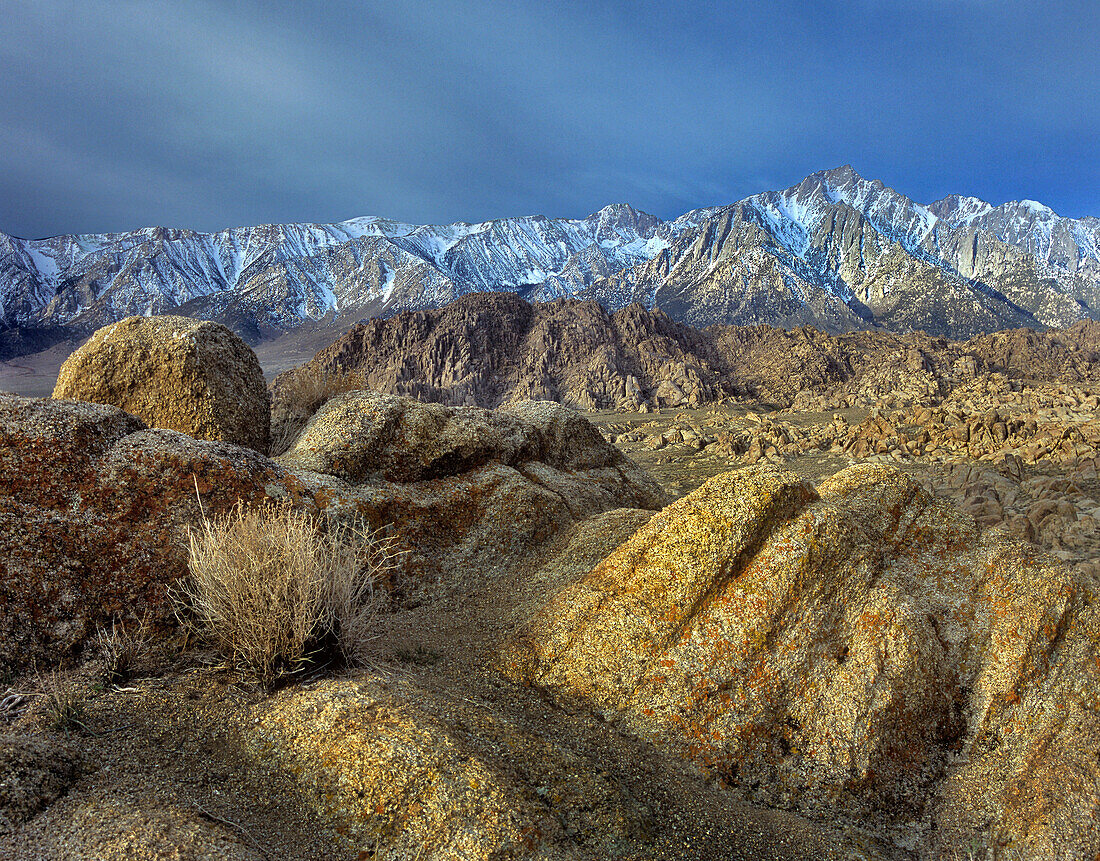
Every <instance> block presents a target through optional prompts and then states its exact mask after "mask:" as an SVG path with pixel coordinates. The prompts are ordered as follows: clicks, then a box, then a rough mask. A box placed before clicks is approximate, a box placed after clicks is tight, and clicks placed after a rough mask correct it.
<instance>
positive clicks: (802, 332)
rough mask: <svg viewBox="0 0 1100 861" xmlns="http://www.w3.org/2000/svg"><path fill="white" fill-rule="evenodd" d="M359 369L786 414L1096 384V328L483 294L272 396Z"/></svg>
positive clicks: (536, 393) (464, 399)
mask: <svg viewBox="0 0 1100 861" xmlns="http://www.w3.org/2000/svg"><path fill="white" fill-rule="evenodd" d="M351 372H357V373H360V374H361V375H362V379H361V380H360V384H361V385H363V386H365V387H367V388H371V389H374V390H376V391H381V392H393V393H398V394H408V395H413V396H415V397H417V398H420V399H422V400H429V401H439V402H442V403H449V404H478V405H481V406H487V407H493V406H496V405H498V404H501V403H506V402H509V401H513V400H523V399H526V398H533V399H547V400H554V401H559V402H561V403H564V404H569V405H572V406H576V407H580V408H584V409H605V408H617V409H626V410H638V409H642V410H647V409H650V408H661V407H680V406H698V405H700V404H703V403H708V402H713V401H718V400H722V399H724V398H733V397H750V398H753V399H759V400H764V401H768V402H771V403H774V404H776V405H779V406H788V405H790V404H791V403H792V402H794V401H795V400H796V399H798V398H799V397H800V396H801V397H802V399H803V400H805V399H806V398H808V397H811V396H818V397H820V396H823V395H828V396H830V397H834V398H835V397H837V396H841V397H846V398H848V399H849V401H852V402H860V403H862V402H863V400H864V399H866V398H870V401H869V402H870V403H873V402H874V400H875V399H876V398H877V397H878V396H879V394H880V392H881V391H887V390H895V389H896V390H898V391H901V390H903V389H912V388H914V387H917V388H920V389H921V393H922V394H924V395H927V394H929V393H930V394H933V395H936V394H942V393H944V392H946V391H947V389H949V388H950V387H951V386H953V385H955V384H956V383H958V382H965V381H966V380H969V379H972V378H973V377H974V376H975V375H977V374H982V373H986V372H1000V373H1004V374H1005V375H1007V376H1008V377H1010V378H1013V379H1042V380H1053V381H1066V382H1080V381H1083V380H1097V379H1100V323H1095V322H1091V321H1086V322H1081V323H1077V324H1075V325H1074V326H1072V327H1070V328H1068V329H1065V330H1051V331H1048V332H1042V333H1038V332H1034V331H1031V330H1028V329H1020V330H1014V331H1006V332H997V333H994V334H990V335H982V336H979V337H975V338H973V339H971V340H969V341H964V342H955V341H948V340H946V339H944V338H935V337H931V336H928V335H925V334H921V333H910V334H907V335H895V334H890V333H886V332H874V333H872V332H854V333H849V334H843V335H829V334H826V333H823V332H820V331H818V330H816V329H813V328H809V327H805V328H801V329H796V330H794V331H784V330H782V329H776V328H772V327H769V326H762V325H761V326H747V327H734V326H713V327H710V328H707V329H703V330H701V329H696V328H693V327H691V326H686V325H684V324H682V323H677V322H675V321H674V320H672V319H671V318H670V317H669V316H667V315H666V314H664V313H663V312H661V311H646V310H644V309H642V308H641V307H640V306H638V305H630V306H628V307H626V308H622V309H620V310H618V311H615V312H613V313H612V312H609V311H607V310H606V309H604V308H603V307H601V306H600V305H599V304H597V303H596V302H593V301H579V300H574V299H563V300H558V301H556V302H551V303H543V304H534V305H532V304H529V303H527V302H524V301H523V300H522V299H519V298H517V297H515V296H510V295H502V294H491V293H479V294H473V295H470V296H465V297H463V298H462V299H460V300H459V301H457V302H455V303H453V304H451V305H448V306H446V307H445V308H442V309H439V310H423V311H417V312H411V313H404V314H399V315H397V316H395V317H391V318H389V319H385V320H371V321H369V322H367V323H365V324H361V325H359V326H356V327H355V328H353V329H352V330H351V331H350V332H348V333H347V334H346V335H344V336H343V337H342V338H340V339H339V340H337V341H336V342H335V343H333V344H332V345H331V346H330V347H328V348H327V349H325V350H322V351H321V352H320V353H318V354H317V355H316V356H315V357H314V359H313V360H312V361H311V362H309V363H308V364H307V365H305V366H303V367H302V368H300V369H296V370H293V371H289V372H286V373H285V374H282V375H280V376H279V377H277V378H276V381H275V384H274V388H275V395H276V401H277V403H278V401H279V400H280V398H281V399H282V400H283V401H284V402H285V401H286V399H287V396H288V394H289V392H290V389H291V388H292V387H293V386H294V384H295V381H297V380H300V379H301V378H302V377H308V378H313V379H317V378H325V377H329V378H336V377H339V376H341V375H344V374H348V373H351Z"/></svg>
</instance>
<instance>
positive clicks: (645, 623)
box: [502, 465, 1100, 857]
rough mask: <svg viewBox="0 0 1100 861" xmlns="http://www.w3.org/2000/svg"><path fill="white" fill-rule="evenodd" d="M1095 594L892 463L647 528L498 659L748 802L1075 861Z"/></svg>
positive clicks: (1097, 725)
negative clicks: (671, 753)
mask: <svg viewBox="0 0 1100 861" xmlns="http://www.w3.org/2000/svg"><path fill="white" fill-rule="evenodd" d="M1096 597H1097V596H1096V594H1095V587H1094V586H1093V585H1092V584H1091V582H1085V581H1084V580H1083V578H1081V577H1079V576H1077V575H1075V574H1073V573H1072V572H1071V570H1070V569H1068V568H1066V567H1065V566H1062V565H1060V564H1058V563H1057V561H1056V560H1053V559H1050V558H1047V557H1043V556H1040V555H1039V554H1037V553H1036V552H1035V551H1034V549H1029V548H1028V547H1026V546H1025V545H1020V544H1016V543H1012V542H1010V541H1007V540H1006V539H1004V538H1003V537H997V536H995V535H994V536H992V537H983V536H981V534H980V533H979V531H978V529H977V528H976V526H975V524H974V521H973V520H972V519H971V518H970V517H968V516H967V515H964V514H962V513H961V512H958V511H957V510H955V509H953V508H952V507H950V506H949V505H946V504H944V503H941V502H937V501H935V500H933V499H932V498H930V497H929V496H928V495H927V494H926V493H925V492H924V491H923V490H922V489H921V488H920V487H919V486H918V485H917V484H916V483H915V482H913V481H912V480H911V479H909V478H908V477H906V476H905V475H904V474H903V473H901V472H899V471H897V470H894V469H892V468H889V467H885V466H877V465H865V466H857V467H852V468H850V469H847V470H844V471H843V472H840V473H838V474H837V475H836V476H834V477H832V478H831V479H828V480H826V481H825V482H823V483H822V484H821V485H819V486H818V487H817V489H816V491H815V489H814V488H812V487H811V486H809V485H807V484H805V483H803V482H801V481H800V480H799V479H798V477H797V476H795V475H794V474H792V473H788V472H783V471H779V470H775V469H771V468H767V469H750V470H743V471H740V472H737V473H727V474H725V475H721V476H718V477H716V478H714V479H712V480H711V481H709V482H708V483H707V484H705V485H703V486H702V487H701V488H700V489H699V490H697V491H695V492H694V493H692V494H690V495H689V496H687V497H685V498H683V499H681V500H679V501H678V502H676V503H674V504H673V505H671V506H669V507H668V508H666V509H664V511H662V512H661V513H660V514H658V515H656V516H655V517H654V518H652V519H651V520H650V521H649V523H648V524H646V525H645V526H644V527H642V528H641V529H639V530H638V532H637V533H636V534H635V535H634V536H633V537H632V538H631V539H630V540H628V541H627V542H626V543H624V544H623V545H622V546H620V547H619V548H618V549H617V550H616V551H614V552H613V553H612V554H611V555H610V556H608V557H607V558H606V559H605V560H604V561H603V562H602V563H600V564H599V565H597V566H596V567H595V568H594V569H593V570H592V571H591V572H590V573H589V574H588V575H587V576H585V577H583V578H581V579H580V580H578V581H577V582H575V583H574V584H573V585H572V586H570V587H568V588H566V589H565V590H564V591H563V592H561V593H560V594H559V595H558V596H557V597H556V598H555V599H554V600H552V601H551V602H550V603H549V604H548V605H547V606H546V607H544V608H543V610H542V611H541V612H540V613H539V614H538V615H537V617H536V618H535V620H534V621H533V622H531V623H530V625H529V626H528V627H527V628H526V629H525V630H523V631H521V632H520V633H518V634H517V635H515V636H514V637H513V639H512V641H511V642H510V643H509V645H508V646H507V647H506V649H505V653H504V655H503V656H502V667H503V669H504V671H505V672H506V673H507V674H509V675H511V676H512V677H513V678H516V679H518V680H521V681H523V682H524V683H527V684H534V685H537V686H541V687H543V688H545V689H546V690H548V691H549V692H551V693H552V694H553V695H555V696H557V697H559V698H561V699H564V700H571V701H577V700H580V701H583V702H586V703H588V704H589V705H590V706H591V707H593V708H595V709H596V710H597V711H599V712H601V713H602V714H604V715H605V716H607V717H608V718H610V719H613V720H616V721H618V722H619V723H620V724H621V725H623V726H624V727H626V728H628V729H629V730H630V731H632V732H634V733H636V734H639V735H642V736H644V737H647V738H650V739H652V740H654V741H656V742H657V743H659V744H661V745H663V746H666V747H667V748H670V749H673V750H679V751H681V752H682V753H683V754H684V755H685V756H687V757H689V758H691V759H693V760H695V761H696V762H697V763H698V764H699V765H701V766H702V767H704V768H706V769H708V770H709V771H711V772H712V773H713V774H714V775H715V776H716V777H718V778H720V779H721V780H723V781H724V782H726V783H729V784H731V785H739V786H740V787H742V790H743V791H744V792H745V793H746V794H748V796H749V797H751V798H754V799H756V800H762V801H767V802H769V803H773V804H779V805H784V806H791V807H796V808H801V809H809V810H816V811H819V812H822V813H827V814H835V813H838V812H840V813H848V814H851V815H855V816H861V817H867V816H872V817H881V818H883V819H885V820H886V821H888V822H890V823H893V825H895V826H896V825H898V824H899V823H904V824H906V825H907V826H908V824H909V823H912V822H920V821H924V822H926V823H927V822H929V821H934V822H935V823H936V826H935V830H934V831H932V832H930V833H925V834H923V835H922V836H921V839H923V840H926V841H928V842H927V844H926V845H930V846H938V847H939V848H940V849H941V850H943V851H948V850H950V849H951V848H952V847H955V848H957V847H960V846H965V845H968V841H972V840H979V841H983V842H988V841H990V840H992V841H995V842H996V843H997V844H998V845H1000V844H1005V845H1009V844H1010V845H1013V846H1017V847H1019V848H1021V849H1022V850H1023V851H1025V853H1031V852H1038V853H1040V854H1042V853H1043V852H1045V851H1047V850H1048V849H1049V848H1050V847H1051V846H1053V845H1055V842H1057V841H1061V843H1060V844H1059V845H1061V846H1063V847H1073V848H1074V849H1075V851H1077V850H1080V851H1081V852H1082V853H1086V854H1087V855H1088V857H1091V856H1092V854H1095V852H1096V851H1097V850H1098V849H1100V828H1098V827H1097V826H1096V824H1095V812H1096V809H1097V787H1098V786H1100V768H1098V763H1097V760H1096V756H1095V751H1096V750H1097V749H1098V747H1100V708H1098V704H1097V697H1096V695H1095V694H1094V693H1091V694H1090V693H1089V692H1094V691H1096V690H1098V689H1100V672H1098V669H1100V663H1098V661H1097V654H1098V651H1097V648H1098V644H1100V619H1098V618H1097V614H1096V611H1095V610H1094V609H1093V607H1094V604H1095V600H1096ZM993 751H996V752H995V753H994V752H993ZM1059 771H1061V773H1072V774H1073V775H1074V777H1073V778H1072V779H1067V780H1059V779H1058V778H1057V777H1056V775H1057V774H1058V773H1059ZM1029 804H1030V805H1032V807H1033V808H1036V807H1037V808H1040V809H1042V810H1043V811H1045V812H1046V813H1047V814H1048V822H1047V824H1046V825H1044V826H1042V827H1039V826H1037V825H1034V824H1029V823H1030V820H1029V814H1028V813H1027V807H1026V806H1027V805H1029Z"/></svg>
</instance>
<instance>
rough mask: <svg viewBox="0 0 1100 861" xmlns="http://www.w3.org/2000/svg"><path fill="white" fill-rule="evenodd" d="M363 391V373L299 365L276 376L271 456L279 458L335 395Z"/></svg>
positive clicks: (364, 377) (364, 382)
mask: <svg viewBox="0 0 1100 861" xmlns="http://www.w3.org/2000/svg"><path fill="white" fill-rule="evenodd" d="M366 387H367V382H366V375H365V374H364V372H363V371H361V370H360V371H328V370H323V369H321V368H318V367H316V366H313V365H301V366H299V367H297V368H292V369H291V370H289V371H287V372H286V373H285V374H281V375H280V376H279V381H278V386H277V388H276V390H275V392H274V400H273V409H272V425H271V454H272V456H273V457H274V456H276V455H280V454H283V453H284V452H285V451H287V450H288V449H289V448H290V446H291V445H292V444H293V443H294V440H295V438H296V437H297V436H298V434H299V433H300V432H301V430H302V428H303V427H305V424H306V422H308V421H309V418H310V416H312V415H313V414H314V413H315V412H317V410H318V409H320V408H321V406H322V405H323V404H324V403H325V402H326V401H328V400H330V399H332V398H334V397H336V395H340V394H343V393H344V392H355V391H359V390H360V389H365V388H366Z"/></svg>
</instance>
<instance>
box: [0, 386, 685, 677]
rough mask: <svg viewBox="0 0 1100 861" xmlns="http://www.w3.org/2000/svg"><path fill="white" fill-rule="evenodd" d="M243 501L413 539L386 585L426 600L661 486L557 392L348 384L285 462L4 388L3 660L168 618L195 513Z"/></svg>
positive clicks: (105, 410) (0, 515)
mask: <svg viewBox="0 0 1100 861" xmlns="http://www.w3.org/2000/svg"><path fill="white" fill-rule="evenodd" d="M238 501H242V502H243V503H244V504H245V505H258V504H261V503H264V502H269V501H280V502H285V503H288V504H291V505H294V506H298V507H303V508H305V509H306V510H308V511H312V512H317V511H320V512H323V513H324V514H325V515H326V516H329V517H332V518H335V519H336V520H338V521H343V520H366V521H368V522H369V523H370V524H371V525H372V526H374V527H375V528H377V529H379V530H382V531H384V532H386V533H388V534H390V535H392V536H394V537H395V538H396V539H397V540H398V542H399V544H400V547H401V548H403V549H404V548H408V550H409V553H408V554H405V555H403V556H402V557H401V558H402V559H403V560H404V561H405V563H406V565H405V566H404V570H403V572H402V575H401V583H391V584H389V585H390V586H391V587H393V588H394V589H396V590H398V591H399V592H401V590H404V592H402V594H404V593H409V594H413V595H417V596H419V595H423V594H425V592H426V591H429V590H430V589H431V588H433V587H434V586H435V585H442V586H443V587H444V588H446V584H445V583H443V584H437V583H436V578H441V577H445V576H450V575H456V574H461V573H463V572H466V574H467V575H469V576H472V575H474V574H476V573H477V572H478V571H479V570H481V569H483V568H485V567H494V566H498V565H500V564H503V563H504V562H506V561H509V560H510V561H515V560H516V559H518V558H520V556H522V554H524V553H527V552H530V551H531V550H533V549H534V548H536V547H537V546H538V545H539V544H540V543H541V542H542V541H544V540H546V539H547V538H549V537H550V536H552V535H553V534H554V533H555V532H556V531H557V530H558V529H559V528H561V527H562V526H565V525H568V524H570V523H572V522H573V521H575V520H576V519H578V518H582V517H585V516H587V515H589V514H594V513H598V512H602V511H607V510H610V509H614V508H621V507H633V508H659V507H660V506H661V505H662V504H663V502H664V496H663V493H662V491H661V490H660V488H659V487H658V485H657V484H656V483H655V482H654V481H653V480H652V479H651V478H650V477H649V476H648V475H647V474H646V473H645V471H644V470H641V469H640V468H639V467H637V466H636V465H635V464H634V463H633V462H632V461H630V460H628V459H627V458H625V457H624V456H623V455H622V454H621V453H620V452H619V451H618V450H617V449H615V448H614V447H613V446H611V445H610V444H608V443H606V442H605V441H604V440H603V438H602V437H601V436H600V434H599V432H598V431H596V430H595V428H593V427H592V425H590V424H589V423H588V422H587V421H586V420H585V419H583V418H582V417H581V416H579V415H578V414H577V413H574V412H573V411H571V410H568V409H566V408H564V407H561V406H559V405H557V404H550V403H541V404H533V403H528V404H515V405H512V406H511V407H509V408H508V410H503V411H500V412H499V413H492V412H489V411H487V410H481V409H477V408H463V409H450V408H447V407H442V406H439V405H428V404H420V403H418V402H416V401H412V400H411V399H408V398H397V397H382V396H378V395H371V394H368V393H356V394H349V395H344V396H342V397H340V398H338V399H335V400H333V401H331V402H329V403H328V404H327V405H326V406H325V407H323V408H322V409H321V410H320V411H319V412H318V413H317V415H316V416H315V417H314V419H313V420H312V422H311V423H310V425H309V426H308V427H307V428H306V430H305V432H304V433H303V434H302V436H301V438H300V439H299V440H298V443H297V445H296V446H295V447H294V449H292V450H291V452H290V453H288V455H287V456H286V457H284V458H282V459H281V465H280V463H277V462H275V461H272V460H269V459H268V458H266V457H264V456H263V455H260V454H258V453H257V452H255V451H253V450H252V449H249V448H245V447H242V446H236V445H232V444H229V443H219V442H209V441H200V440H195V439H193V438H191V437H189V436H186V435H184V434H182V433H179V432H177V431H171V430H158V429H148V428H146V427H145V426H144V424H143V423H142V422H141V420H140V419H137V418H135V417H134V416H131V415H128V414H126V413H124V412H122V411H121V410H119V409H117V408H115V407H110V406H105V405H100V404H92V403H84V402H75V401H56V400H39V399H29V398H19V397H16V396H12V395H2V394H0V670H2V669H3V668H5V667H14V666H19V665H23V666H25V665H28V664H29V663H30V662H31V661H33V660H37V659H41V660H43V661H47V662H48V661H53V660H56V659H58V658H60V657H62V656H65V655H68V654H70V653H72V652H73V651H74V650H77V649H79V648H80V646H81V645H82V644H83V643H84V642H85V641H86V640H87V639H88V637H89V636H91V635H93V634H94V633H95V632H96V628H97V627H99V626H106V627H109V626H110V623H111V621H112V619H115V618H125V619H135V618H138V619H140V618H141V617H142V616H143V615H144V614H145V612H146V611H148V612H149V613H150V614H151V620H152V621H153V622H167V621H168V620H169V618H170V611H171V608H170V606H169V603H168V601H167V599H166V597H165V596H166V592H167V589H168V588H169V586H170V585H171V584H172V583H173V582H174V581H175V580H176V579H177V578H179V577H181V576H183V575H184V574H185V573H186V566H187V540H186V528H187V526H189V525H192V524H195V523H197V522H198V520H199V517H200V515H201V511H200V505H201V507H202V509H203V510H205V512H206V514H207V515H209V516H213V515H216V514H219V513H221V512H224V511H227V510H228V509H230V508H232V507H233V506H234V505H235V504H237V502H238Z"/></svg>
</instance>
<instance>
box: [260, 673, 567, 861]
mask: <svg viewBox="0 0 1100 861" xmlns="http://www.w3.org/2000/svg"><path fill="white" fill-rule="evenodd" d="M401 688H402V689H401V690H400V692H397V691H392V690H390V685H389V684H387V683H386V682H385V681H383V680H380V679H366V680H357V681H351V680H348V681H340V682H327V683H325V684H324V685H321V686H320V687H318V688H316V689H311V690H300V691H292V692H287V693H283V694H280V695H279V696H277V697H275V698H274V699H273V700H271V701H269V702H266V703H263V704H261V705H260V706H257V707H256V708H254V710H253V712H254V714H255V716H254V717H252V719H251V720H249V721H248V722H247V723H246V724H245V727H244V732H245V745H246V750H248V752H249V753H250V754H251V755H252V756H253V757H254V758H255V759H256V760H257V761H259V762H262V763H264V765H265V766H266V767H269V768H270V767H276V768H279V769H280V770H283V771H286V772H288V773H290V774H293V775H295V778H296V782H297V783H298V785H299V786H300V787H301V788H302V789H303V791H304V793H305V795H306V797H307V798H309V799H310V800H312V802H313V804H314V805H315V807H316V809H317V810H318V812H319V813H320V814H321V818H322V819H323V820H324V821H326V822H327V823H329V824H330V826H331V827H332V829H333V831H334V832H336V833H337V834H340V835H341V836H342V838H343V840H344V842H345V843H346V845H347V850H348V852H349V857H355V854H356V853H357V852H358V853H359V854H361V855H366V854H367V853H368V852H372V853H378V852H379V850H381V852H382V853H384V854H385V856H386V857H395V858H401V857H409V858H412V857H416V856H417V855H421V856H422V857H425V858H463V859H470V861H474V859H485V861H489V859H495V858H531V859H547V861H548V859H564V858H570V857H577V856H574V855H573V854H572V853H563V852H561V851H560V850H559V849H558V847H557V846H555V844H558V843H561V842H564V841H563V839H562V838H563V835H562V824H561V822H560V821H559V820H557V818H556V817H554V816H552V815H551V813H550V811H549V810H547V809H546V807H545V806H544V805H540V804H538V803H537V796H535V795H534V793H532V792H531V791H530V789H529V788H528V787H525V786H521V785H517V783H516V782H515V781H514V779H513V778H512V777H511V776H510V775H508V774H507V773H505V772H504V771H503V770H502V769H501V768H500V767H499V765H498V764H497V763H496V762H494V761H493V760H494V759H495V757H493V756H492V755H491V754H489V749H490V748H491V744H490V743H486V742H479V740H478V739H477V738H476V737H470V735H469V734H468V733H467V732H466V731H464V729H463V728H462V727H461V724H459V725H458V726H456V725H453V724H452V723H450V722H449V721H448V720H447V719H446V718H440V717H437V716H435V715H433V714H431V713H429V712H426V711H425V710H424V709H423V708H421V707H419V706H418V705H417V704H416V703H415V699H416V698H417V692H416V691H415V689H413V688H412V687H411V686H408V685H404V686H401ZM421 696H422V694H421ZM511 731H512V733H513V734H514V733H515V730H514V729H512V730H511ZM487 754H489V755H487ZM532 796H533V797H532Z"/></svg>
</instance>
